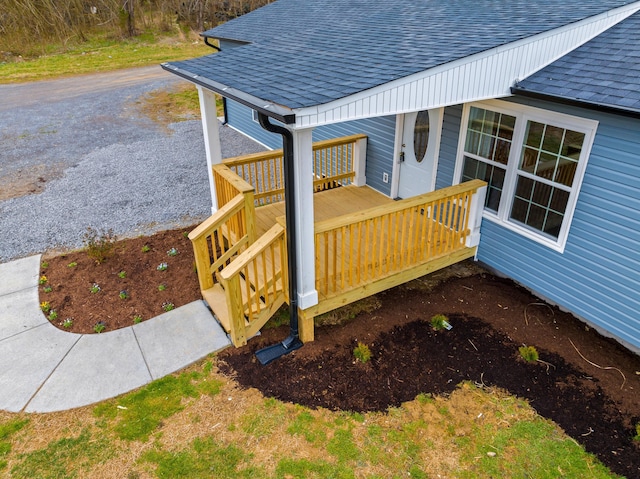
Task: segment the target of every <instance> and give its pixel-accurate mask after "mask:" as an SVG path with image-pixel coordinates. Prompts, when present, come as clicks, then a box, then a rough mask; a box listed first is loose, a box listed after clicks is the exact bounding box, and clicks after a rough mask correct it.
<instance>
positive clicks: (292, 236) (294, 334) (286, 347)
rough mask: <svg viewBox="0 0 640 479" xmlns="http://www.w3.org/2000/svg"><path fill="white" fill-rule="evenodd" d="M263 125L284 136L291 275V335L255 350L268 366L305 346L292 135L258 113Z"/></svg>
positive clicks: (288, 254) (288, 246) (285, 189)
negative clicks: (300, 310)
mask: <svg viewBox="0 0 640 479" xmlns="http://www.w3.org/2000/svg"><path fill="white" fill-rule="evenodd" d="M258 121H259V122H260V126H261V127H262V128H264V129H265V130H267V131H269V132H271V133H277V134H279V135H281V136H282V146H283V148H282V149H283V156H284V201H285V221H286V231H287V257H288V260H287V272H288V274H289V328H290V332H289V336H288V337H287V338H286V339H285V340H284V341H282V342H281V343H278V344H274V345H273V346H268V347H266V348H264V349H261V350H259V351H256V357H257V358H258V361H260V363H261V364H262V365H266V364H269V363H270V362H271V361H274V360H275V359H278V358H279V357H281V356H284V355H285V354H288V353H290V352H292V351H295V350H296V349H300V348H301V347H302V341H300V335H299V328H298V272H297V268H296V265H297V264H298V261H297V254H296V229H295V212H296V205H295V195H294V194H293V190H294V186H295V184H294V181H295V180H294V171H293V134H292V133H291V131H290V130H288V129H287V128H285V127H283V126H280V125H274V124H273V123H271V122H270V121H269V117H268V116H267V115H265V114H264V113H260V112H259V113H258Z"/></svg>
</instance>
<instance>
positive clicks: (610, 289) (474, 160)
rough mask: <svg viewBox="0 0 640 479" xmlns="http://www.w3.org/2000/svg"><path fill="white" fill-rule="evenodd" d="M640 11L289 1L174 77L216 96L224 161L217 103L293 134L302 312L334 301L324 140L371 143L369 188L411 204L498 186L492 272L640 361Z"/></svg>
mask: <svg viewBox="0 0 640 479" xmlns="http://www.w3.org/2000/svg"><path fill="white" fill-rule="evenodd" d="M639 11H640V2H631V1H620V0H617V1H614V0H608V1H572V0H569V1H564V2H542V1H539V2H538V1H534V2H533V3H531V2H530V1H526V2H525V1H515V2H509V5H500V8H499V9H498V8H497V7H496V4H495V3H494V2H483V1H473V2H471V1H469V2H466V1H462V2H439V1H434V2H418V1H401V0H397V1H385V2H382V1H380V2H378V1H373V2H372V1H358V0H356V1H347V0H344V1H343V0H318V1H315V2H299V1H296V0H277V1H276V2H275V3H272V4H270V5H268V6H266V7H263V8H261V9H259V10H256V11H255V12H252V13H250V14H247V15H245V16H243V17H240V18H238V19H236V20H233V21H231V22H228V23H226V24H223V25H221V26H219V27H216V28H214V29H213V30H210V31H208V32H205V33H204V35H205V36H206V37H210V38H215V39H217V40H219V44H220V48H221V51H220V52H218V53H216V54H214V55H211V56H208V57H203V58H199V59H193V60H188V61H185V62H176V63H171V64H165V65H163V67H164V68H165V69H167V70H168V71H171V72H173V73H175V74H178V75H180V76H182V77H183V78H185V79H187V80H189V81H192V82H193V83H195V84H196V85H197V86H198V88H199V91H200V96H201V106H202V111H203V126H204V131H205V142H206V145H207V152H208V159H209V162H210V163H211V164H215V163H217V162H219V161H220V158H219V151H218V152H217V150H219V149H216V141H217V120H216V117H215V109H214V108H213V106H212V105H213V93H217V94H221V95H223V96H224V97H225V98H226V99H227V108H226V118H225V120H226V121H227V122H228V124H229V125H231V126H232V127H234V128H236V129H238V130H240V131H242V132H244V133H245V134H247V135H249V136H251V137H252V138H254V139H256V140H257V141H259V142H261V143H263V144H264V145H266V146H268V147H270V148H279V147H281V145H282V139H281V137H280V136H279V135H275V134H273V133H270V132H267V131H265V130H264V129H263V128H262V127H261V126H260V124H259V123H258V122H257V116H258V113H260V114H262V115H265V116H267V117H269V118H270V119H271V120H273V121H275V122H279V124H283V125H286V126H287V128H288V129H289V130H290V131H291V132H292V135H293V144H294V147H295V148H294V159H295V161H294V164H295V165H296V168H297V173H296V178H297V179H298V180H299V182H298V185H297V186H296V187H295V188H296V191H295V195H296V197H297V198H298V199H299V200H300V202H299V204H298V205H299V206H298V209H299V211H298V212H297V213H296V221H295V228H296V231H297V232H298V235H297V242H296V249H297V256H298V260H297V264H296V267H297V269H298V271H299V273H300V275H299V277H298V279H297V285H298V289H297V292H298V293H297V294H298V304H299V305H300V307H301V308H302V309H304V308H306V307H309V306H312V305H313V304H314V301H317V292H316V291H315V288H314V281H313V278H314V273H313V257H314V244H313V237H312V233H313V211H311V212H310V210H309V209H308V208H307V207H306V206H305V205H306V204H308V203H309V202H310V200H309V198H310V195H311V194H312V193H311V190H310V188H309V187H308V183H305V182H306V181H307V180H305V178H306V177H309V180H308V181H310V176H311V175H310V174H309V173H310V170H309V168H308V166H305V165H307V163H309V162H310V159H309V158H310V151H311V147H310V145H311V142H312V140H314V141H317V140H324V139H327V138H333V137H336V136H343V135H350V134H355V133H363V134H365V135H367V154H366V165H365V166H366V167H365V177H366V180H363V181H366V184H367V185H369V186H370V187H372V188H374V189H375V190H377V191H379V192H381V193H383V194H384V195H387V196H389V197H390V198H394V199H395V198H409V197H413V196H416V195H420V194H423V193H427V192H430V191H434V190H439V189H441V188H445V187H448V186H451V185H456V184H458V183H461V182H463V181H466V180H470V179H475V178H477V179H481V180H484V181H486V182H487V184H488V187H487V193H486V199H485V207H484V213H483V221H482V226H481V230H480V242H479V245H478V247H477V253H476V258H477V260H479V261H481V262H482V263H484V264H485V265H487V266H488V267H489V268H491V269H493V270H495V271H496V272H497V273H498V274H501V275H504V276H507V277H510V278H513V279H514V280H515V281H517V282H518V283H520V284H522V285H523V286H525V287H526V288H528V289H530V290H532V291H533V292H535V293H536V294H537V295H539V296H540V297H542V298H545V299H546V300H548V301H550V302H552V303H555V304H557V305H559V306H560V307H561V308H563V309H565V310H568V311H571V312H572V313H574V314H575V315H576V316H577V317H579V318H580V319H582V320H584V321H585V322H587V323H588V324H590V325H592V326H594V327H596V328H597V329H598V330H600V331H601V332H603V333H604V334H606V335H609V336H612V337H614V338H616V339H617V340H618V341H620V342H622V343H623V344H624V345H626V346H627V347H629V348H630V349H632V350H635V351H640V12H639ZM212 184H213V180H212ZM212 189H213V186H212ZM212 198H214V196H213V194H212ZM212 201H213V202H214V205H213V209H214V210H215V209H216V205H215V199H213V200H212Z"/></svg>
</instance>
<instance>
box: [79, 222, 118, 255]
mask: <svg viewBox="0 0 640 479" xmlns="http://www.w3.org/2000/svg"><path fill="white" fill-rule="evenodd" d="M82 243H83V244H84V246H85V249H86V251H87V255H89V257H90V258H92V259H93V260H94V261H95V262H96V263H104V262H105V261H106V260H107V259H108V258H110V257H111V256H112V255H113V250H114V249H115V246H116V235H115V234H113V230H111V229H110V230H108V231H106V232H105V231H97V230H95V229H93V228H91V227H88V228H87V232H86V233H85V234H84V236H83V237H82Z"/></svg>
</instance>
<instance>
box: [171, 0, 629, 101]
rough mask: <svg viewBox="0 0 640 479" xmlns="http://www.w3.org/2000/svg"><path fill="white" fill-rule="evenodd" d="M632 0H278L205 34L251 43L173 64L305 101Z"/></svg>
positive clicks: (269, 95) (261, 93) (252, 90)
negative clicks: (506, 0) (505, 0)
mask: <svg viewBox="0 0 640 479" xmlns="http://www.w3.org/2000/svg"><path fill="white" fill-rule="evenodd" d="M628 3H632V2H631V0H564V1H562V2H558V1H548V0H512V1H510V2H502V1H497V0H460V1H455V2H451V1H446V0H431V1H425V0H314V1H300V0H277V1H276V2H274V3H271V4H269V5H267V6H266V7H263V8H261V9H259V10H256V11H254V12H251V13H249V14H247V15H244V16H242V17H239V18H237V19H235V20H232V21H230V22H227V23H225V24H223V25H220V26H218V27H216V28H214V29H212V30H209V31H207V32H205V35H206V36H208V37H212V38H221V39H229V40H237V41H242V42H248V43H247V44H246V45H243V46H240V47H237V48H233V49H229V50H223V51H222V52H219V53H217V54H215V55H210V56H206V57H202V58H197V59H193V60H187V61H183V62H172V63H171V65H173V66H174V67H177V68H179V69H181V70H183V71H187V72H189V73H191V74H197V75H200V76H202V77H205V78H208V79H212V80H215V81H217V82H219V83H221V84H224V85H227V86H230V87H232V88H235V89H237V90H240V91H242V92H244V93H247V94H250V95H253V96H254V97H257V98H261V99H263V100H265V101H268V102H273V103H276V104H280V105H284V106H287V107H289V108H302V107H308V106H313V105H316V104H318V102H319V101H322V102H328V101H332V100H337V99H339V98H342V97H345V96H348V95H352V94H354V93H357V92H359V91H363V90H366V89H369V88H372V87H375V86H378V85H381V84H384V83H388V82H390V81H393V80H396V79H399V78H402V77H405V76H408V75H411V74H414V73H417V72H420V71H424V70H427V69H429V68H433V67H435V66H438V65H441V64H444V63H448V62H451V61H454V60H457V59H459V58H464V57H466V56H469V55H473V54H475V53H479V52H482V51H485V50H488V49H491V48H494V47H497V46H500V45H504V44H507V43H511V42H513V41H516V40H519V39H522V38H526V37H529V36H531V35H535V34H538V33H541V32H544V31H548V30H551V29H554V28H558V27H560V26H563V25H566V24H569V23H572V22H576V21H579V20H582V19H584V18H587V17H590V16H593V15H597V14H600V13H603V12H605V11H608V10H610V9H612V8H616V7H619V6H622V5H626V4H628ZM320 79H321V80H322V81H321V82H319V80H320ZM312 80H313V81H312Z"/></svg>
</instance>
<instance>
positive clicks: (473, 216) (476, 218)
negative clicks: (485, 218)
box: [465, 186, 487, 248]
mask: <svg viewBox="0 0 640 479" xmlns="http://www.w3.org/2000/svg"><path fill="white" fill-rule="evenodd" d="M486 196H487V187H486V186H483V187H481V188H478V191H476V194H475V195H473V197H472V198H471V206H470V208H469V231H470V232H471V234H469V236H467V243H466V245H465V246H467V247H470V248H471V247H473V246H478V245H479V244H480V225H481V223H482V212H483V211H484V201H485V198H486Z"/></svg>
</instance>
